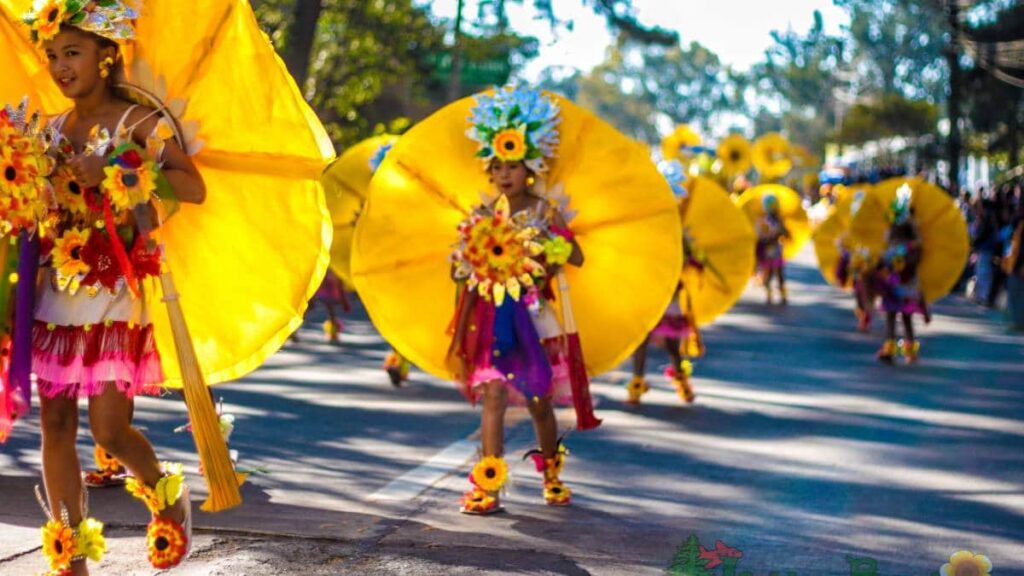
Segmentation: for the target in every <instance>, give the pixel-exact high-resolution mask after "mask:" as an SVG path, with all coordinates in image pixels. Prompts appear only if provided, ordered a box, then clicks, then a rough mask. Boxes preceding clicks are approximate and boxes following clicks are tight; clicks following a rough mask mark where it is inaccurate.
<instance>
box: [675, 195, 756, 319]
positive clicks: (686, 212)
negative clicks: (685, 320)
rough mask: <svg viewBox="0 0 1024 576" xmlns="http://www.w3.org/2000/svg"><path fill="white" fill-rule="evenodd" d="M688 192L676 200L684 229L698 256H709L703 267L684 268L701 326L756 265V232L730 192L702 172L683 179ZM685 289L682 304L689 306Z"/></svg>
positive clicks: (728, 302) (728, 304)
mask: <svg viewBox="0 0 1024 576" xmlns="http://www.w3.org/2000/svg"><path fill="white" fill-rule="evenodd" d="M686 188H687V190H688V192H689V197H688V199H687V200H684V201H683V203H681V204H680V214H681V216H682V220H683V229H684V231H685V233H686V234H688V235H690V236H691V237H692V239H693V242H694V246H695V249H696V251H697V255H696V256H697V257H698V259H699V260H703V259H705V258H706V259H707V262H708V266H707V267H706V268H705V269H704V271H703V272H700V271H698V270H696V269H695V268H694V267H693V266H685V267H684V268H683V282H684V283H685V284H686V286H687V290H688V291H689V293H690V304H691V305H692V307H693V314H694V317H695V318H696V319H697V324H699V325H701V326H704V325H707V324H710V323H711V322H713V321H714V320H715V319H716V318H718V316H720V315H722V314H724V313H725V312H726V311H728V310H729V309H730V308H732V306H733V304H735V303H736V301H737V300H739V298H740V295H742V294H743V290H744V288H746V286H747V282H748V281H749V279H750V271H751V270H753V269H754V245H755V242H756V241H757V235H756V234H755V233H754V228H753V226H751V225H750V221H749V220H748V219H747V217H746V215H744V214H743V212H742V211H741V210H740V209H739V208H738V207H737V206H736V204H735V203H733V201H732V198H731V197H730V196H729V193H728V192H726V191H725V189H724V188H722V187H721V186H719V185H718V184H717V183H716V182H715V181H714V180H711V179H710V178H706V177H704V176H698V177H696V178H690V179H688V180H687V181H686ZM684 299H685V295H683V294H681V295H680V300H681V301H680V306H681V307H682V309H683V310H686V309H687V306H686V302H685V300H684Z"/></svg>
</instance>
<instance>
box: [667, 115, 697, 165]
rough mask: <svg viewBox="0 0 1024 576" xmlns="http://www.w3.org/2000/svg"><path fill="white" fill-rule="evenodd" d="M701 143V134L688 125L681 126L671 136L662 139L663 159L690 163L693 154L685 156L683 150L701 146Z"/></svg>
mask: <svg viewBox="0 0 1024 576" xmlns="http://www.w3.org/2000/svg"><path fill="white" fill-rule="evenodd" d="M700 143H701V138H700V134H697V133H696V132H694V131H693V129H692V128H690V127H689V126H687V125H686V124H680V125H678V126H676V128H675V130H673V131H672V133H671V134H669V135H668V136H665V137H664V138H662V139H661V157H662V158H664V159H665V160H680V161H684V160H686V161H688V160H690V159H691V156H692V154H685V153H684V152H683V150H684V149H686V148H692V147H694V146H700Z"/></svg>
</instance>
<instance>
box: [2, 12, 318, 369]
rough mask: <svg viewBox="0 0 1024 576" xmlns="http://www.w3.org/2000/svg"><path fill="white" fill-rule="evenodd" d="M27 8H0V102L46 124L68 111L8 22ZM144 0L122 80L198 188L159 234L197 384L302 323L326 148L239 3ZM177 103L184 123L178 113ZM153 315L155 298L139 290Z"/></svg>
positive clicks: (159, 326)
mask: <svg viewBox="0 0 1024 576" xmlns="http://www.w3.org/2000/svg"><path fill="white" fill-rule="evenodd" d="M29 9H31V0H0V12H2V15H0V38H2V41H0V64H2V68H3V78H4V79H3V82H0V102H17V101H19V100H21V99H22V98H23V97H24V96H25V95H28V96H29V97H30V98H31V104H32V107H33V108H35V109H39V110H41V111H42V112H43V113H44V114H46V115H48V116H54V115H57V114H59V113H60V112H62V111H64V110H66V109H68V108H69V107H70V106H71V102H70V101H68V100H67V99H65V98H64V97H63V96H62V95H61V93H60V92H59V91H58V89H57V87H56V86H55V85H54V83H53V82H52V81H51V80H50V77H49V74H48V73H47V68H46V62H45V59H44V56H43V54H42V53H41V52H39V50H38V49H37V48H36V47H35V46H34V45H33V44H32V43H31V42H30V40H29V39H28V30H27V29H26V28H25V27H23V26H22V25H21V24H20V16H21V15H22V14H24V13H26V12H27V11H28V10H29ZM182 10H183V8H182V4H181V3H180V2H171V1H168V0H148V1H147V2H145V3H144V5H143V8H142V12H141V17H140V18H139V20H138V22H137V23H136V35H137V37H136V41H135V42H134V43H132V44H131V45H129V46H127V47H125V48H124V50H123V53H124V56H125V60H126V69H127V70H126V72H127V80H128V82H129V83H131V84H134V85H137V86H139V87H141V88H143V89H145V90H146V91H147V92H150V93H151V94H154V95H155V96H157V97H158V98H159V99H160V100H162V101H163V102H164V103H165V104H167V105H168V108H169V109H170V110H171V111H173V112H175V113H176V114H175V116H176V117H177V120H179V121H180V124H181V126H182V127H183V128H184V132H186V133H191V132H192V130H191V129H190V127H196V128H198V138H199V139H201V140H202V141H203V146H202V148H201V149H199V150H198V152H196V150H197V149H198V148H199V147H198V146H190V149H191V151H193V152H196V153H195V155H194V156H193V159H194V161H195V163H196V165H197V166H198V167H199V170H200V171H201V172H202V175H203V179H204V180H205V182H206V188H207V198H206V202H205V204H203V205H201V206H193V205H182V206H181V209H180V211H179V212H178V213H177V214H175V215H174V217H173V218H171V219H170V220H169V221H168V222H166V224H165V225H164V227H163V228H162V229H161V230H160V237H161V240H162V241H163V242H164V244H165V245H166V256H167V261H168V265H169V267H170V269H171V271H173V272H174V274H175V280H176V284H177V288H178V291H179V292H180V294H181V306H182V308H183V309H184V312H185V316H186V318H187V319H188V320H189V330H190V332H191V335H192V340H193V342H194V344H195V349H196V353H197V355H198V359H199V364H200V368H201V370H202V372H203V375H204V376H205V379H206V381H207V382H208V383H210V384H214V383H218V382H223V381H226V380H233V379H236V378H239V377H241V376H243V375H244V374H246V373H247V372H249V371H251V370H253V369H255V368H257V367H258V366H259V365H260V364H262V363H263V361H264V360H265V359H266V358H267V357H268V356H270V355H271V354H273V353H274V352H275V351H277V349H278V348H280V346H281V345H282V344H283V343H284V342H285V340H286V339H287V338H288V336H289V335H290V334H291V333H292V332H293V331H294V330H295V329H296V328H297V327H298V326H299V325H300V324H301V323H302V315H303V312H304V311H305V309H306V302H307V301H308V300H309V298H310V297H312V295H313V294H314V292H315V291H316V289H317V287H318V286H319V284H320V281H321V280H322V279H323V275H324V273H325V272H326V270H327V265H328V260H329V254H328V251H329V246H330V242H331V222H330V217H329V215H328V213H327V209H326V207H325V205H324V198H323V191H322V189H321V187H320V183H319V178H320V174H321V172H322V171H323V168H324V166H325V165H326V163H327V161H328V159H329V158H330V157H331V156H333V147H332V145H331V142H330V140H329V138H328V137H327V134H326V131H325V130H324V129H323V126H322V125H321V124H320V122H319V121H318V120H317V118H316V116H315V114H314V113H313V111H312V110H311V109H310V108H309V106H308V105H307V104H306V103H305V101H304V100H303V98H302V95H301V94H300V93H299V90H298V88H297V87H296V86H295V83H294V81H293V80H292V78H291V76H290V75H289V74H288V71H287V70H286V69H285V67H284V64H283V63H282V62H281V60H280V59H279V58H278V57H277V55H276V54H275V53H274V50H273V48H272V47H271V45H270V43H269V42H267V39H266V36H265V35H264V34H263V32H262V31H261V30H260V29H259V26H258V25H257V23H256V18H255V16H254V15H253V12H252V8H251V7H250V5H249V3H248V2H247V1H245V0H198V1H196V2H189V3H188V8H187V17H184V16H183V14H184V13H183V11H182ZM183 101H187V109H186V107H185V106H184V102H183ZM147 289H150V290H151V291H150V292H149V293H150V294H152V300H153V302H154V303H158V302H160V298H161V297H162V293H161V291H160V287H159V285H158V283H153V285H147ZM151 313H152V314H153V321H154V324H155V326H156V338H157V346H158V348H159V350H160V352H161V358H162V361H163V368H164V372H165V374H166V376H167V382H166V383H165V384H166V385H168V386H172V387H180V386H181V376H180V368H179V366H178V364H177V362H178V360H177V355H176V354H175V353H174V338H173V334H172V332H171V328H170V322H169V319H168V316H167V312H166V309H165V308H164V306H162V305H154V306H152V307H151Z"/></svg>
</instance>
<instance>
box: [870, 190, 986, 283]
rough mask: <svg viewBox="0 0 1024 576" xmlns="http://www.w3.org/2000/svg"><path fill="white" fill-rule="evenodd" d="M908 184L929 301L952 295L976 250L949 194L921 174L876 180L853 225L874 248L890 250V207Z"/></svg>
mask: <svg viewBox="0 0 1024 576" xmlns="http://www.w3.org/2000/svg"><path fill="white" fill-rule="evenodd" d="M903 184H909V185H910V187H911V189H912V190H913V196H912V197H911V203H910V205H911V207H912V209H913V210H914V222H915V223H916V224H917V228H918V232H919V233H920V234H921V243H922V254H921V265H920V267H919V268H918V280H919V282H920V285H921V292H922V294H923V295H924V298H925V300H926V301H927V302H929V303H930V302H934V301H936V300H938V299H939V298H942V297H943V296H945V295H946V294H949V292H950V290H952V289H953V287H954V286H955V285H956V283H957V280H959V279H960V275H961V274H962V273H963V270H964V266H965V265H966V264H967V257H968V255H969V253H970V241H969V238H968V235H967V222H966V221H965V220H964V217H963V214H961V213H960V210H959V209H958V208H957V206H956V203H955V202H954V201H953V198H952V197H950V196H949V194H946V192H945V191H943V190H942V189H941V188H939V187H937V186H935V185H933V184H929V183H928V182H925V181H924V180H921V179H920V178H891V179H889V180H885V181H884V182H880V183H878V184H877V185H875V188H874V193H873V194H870V195H869V196H868V200H869V201H865V202H864V205H863V206H862V207H861V209H860V211H858V212H857V214H856V216H854V217H853V220H852V222H851V230H852V231H856V233H857V234H858V235H860V236H863V238H864V239H865V242H866V243H867V245H868V246H869V247H871V249H872V250H873V251H874V253H877V254H880V253H881V252H882V251H884V250H885V247H886V236H887V234H888V231H889V220H888V213H889V207H890V205H891V204H892V202H893V200H895V199H896V190H897V189H899V188H900V186H902V185H903Z"/></svg>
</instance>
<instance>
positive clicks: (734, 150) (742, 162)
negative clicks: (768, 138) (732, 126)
mask: <svg viewBox="0 0 1024 576" xmlns="http://www.w3.org/2000/svg"><path fill="white" fill-rule="evenodd" d="M717 154H718V159H719V160H720V161H721V162H722V171H723V172H725V173H726V174H728V175H734V174H743V173H745V172H746V171H747V170H750V142H747V139H746V138H744V137H743V136H740V135H739V134H730V135H729V136H727V137H726V138H725V140H722V142H721V143H720V144H719V145H718V150H717Z"/></svg>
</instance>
